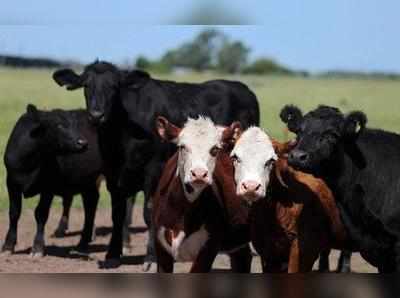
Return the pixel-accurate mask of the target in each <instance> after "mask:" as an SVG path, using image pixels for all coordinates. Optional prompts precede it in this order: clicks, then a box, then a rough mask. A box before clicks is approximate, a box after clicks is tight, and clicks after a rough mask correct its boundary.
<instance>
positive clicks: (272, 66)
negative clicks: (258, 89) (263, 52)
mask: <svg viewBox="0 0 400 298" xmlns="http://www.w3.org/2000/svg"><path fill="white" fill-rule="evenodd" d="M242 72H243V73H245V74H259V75H265V74H278V75H294V74H295V72H293V71H292V70H290V69H289V68H287V67H284V66H282V65H280V64H279V63H277V62H275V61H274V60H272V59H269V58H259V59H257V60H255V61H254V62H253V63H251V64H249V65H248V66H246V67H245V68H244V69H243V71H242Z"/></svg>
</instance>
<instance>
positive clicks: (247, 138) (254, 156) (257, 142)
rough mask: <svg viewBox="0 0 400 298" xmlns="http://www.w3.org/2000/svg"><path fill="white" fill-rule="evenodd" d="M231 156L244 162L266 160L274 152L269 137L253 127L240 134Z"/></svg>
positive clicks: (273, 154)
mask: <svg viewBox="0 0 400 298" xmlns="http://www.w3.org/2000/svg"><path fill="white" fill-rule="evenodd" d="M232 155H237V156H239V157H240V158H241V159H244V160H264V159H265V160H268V159H270V158H272V157H273V156H275V151H274V148H273V145H272V142H271V139H270V138H269V136H268V135H267V134H266V133H265V132H264V131H262V130H261V129H260V128H256V127H254V128H249V129H248V130H246V131H245V132H244V133H243V134H242V136H241V137H240V139H239V140H238V142H237V143H236V145H235V147H234V148H233V150H232V153H231V156H232Z"/></svg>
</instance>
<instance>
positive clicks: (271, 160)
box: [264, 158, 275, 168]
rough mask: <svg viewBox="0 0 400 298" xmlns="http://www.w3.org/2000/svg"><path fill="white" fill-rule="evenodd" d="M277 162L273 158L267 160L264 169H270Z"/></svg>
mask: <svg viewBox="0 0 400 298" xmlns="http://www.w3.org/2000/svg"><path fill="white" fill-rule="evenodd" d="M274 162H275V160H273V159H272V158H271V159H270V160H267V162H266V163H265V165H264V167H265V168H270V167H271V166H272V165H273V164H274Z"/></svg>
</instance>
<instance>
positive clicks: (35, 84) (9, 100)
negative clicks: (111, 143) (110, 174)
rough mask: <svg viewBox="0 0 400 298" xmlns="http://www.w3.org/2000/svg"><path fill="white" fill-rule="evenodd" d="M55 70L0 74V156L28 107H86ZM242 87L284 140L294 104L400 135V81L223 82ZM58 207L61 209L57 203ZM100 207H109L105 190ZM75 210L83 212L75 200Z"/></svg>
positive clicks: (0, 192)
mask: <svg viewBox="0 0 400 298" xmlns="http://www.w3.org/2000/svg"><path fill="white" fill-rule="evenodd" d="M51 73H52V71H51V70H19V69H8V68H0V154H1V156H3V155H4V149H5V145H6V142H7V139H8V136H9V134H10V131H11V129H12V127H13V125H14V123H15V121H16V119H17V118H18V117H19V115H20V114H21V113H23V112H24V111H25V108H26V105H27V103H29V102H30V103H33V104H35V105H37V106H38V107H39V108H41V109H51V108H56V107H57V108H67V109H70V108H77V107H84V99H83V94H82V91H80V90H78V91H74V92H67V91H65V90H64V89H62V88H60V87H58V86H57V85H56V84H55V83H54V82H53V80H52V79H51ZM159 77H160V78H168V79H172V80H177V81H191V82H200V81H204V80H208V79H211V78H216V77H221V76H216V75H215V76H211V75H210V74H190V75H185V76H179V77H178V76H168V77H166V76H165V75H164V76H159ZM225 78H228V79H235V80H240V81H243V82H244V83H246V84H248V86H249V87H250V88H251V89H252V90H253V91H254V92H255V93H256V95H257V97H258V99H259V101H260V106H261V119H262V121H261V123H262V126H263V127H264V128H265V129H266V130H267V132H268V133H269V134H270V135H272V136H274V137H276V138H278V139H282V138H284V134H283V128H284V126H283V125H282V123H281V121H280V120H279V111H280V109H281V108H282V106H283V105H285V104H287V103H294V104H297V105H299V106H300V107H302V108H303V109H304V110H305V111H307V110H309V109H311V108H314V107H315V106H317V105H318V104H328V105H333V106H337V107H339V108H341V109H342V110H343V111H350V110H353V109H360V110H363V111H364V112H366V113H367V115H368V118H369V126H371V127H379V128H383V129H387V130H391V131H395V132H400V117H399V111H400V81H390V80H350V79H345V80H340V79H304V78H286V77H261V76H240V77H225ZM56 201H57V205H58V204H59V200H56ZM100 204H101V206H108V205H109V201H108V197H107V195H106V193H105V190H104V187H103V189H102V200H101V203H100ZM32 206H36V200H26V201H24V207H32ZM75 206H80V203H79V200H76V202H75ZM7 208H8V195H7V189H6V185H5V169H4V166H3V163H2V165H1V166H0V211H1V210H3V211H4V210H6V209H7Z"/></svg>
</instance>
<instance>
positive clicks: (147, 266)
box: [142, 262, 157, 273]
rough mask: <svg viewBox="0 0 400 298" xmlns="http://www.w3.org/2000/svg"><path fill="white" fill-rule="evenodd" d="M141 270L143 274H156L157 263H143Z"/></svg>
mask: <svg viewBox="0 0 400 298" xmlns="http://www.w3.org/2000/svg"><path fill="white" fill-rule="evenodd" d="M142 270H143V272H146V273H157V263H155V262H144V263H143V267H142Z"/></svg>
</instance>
